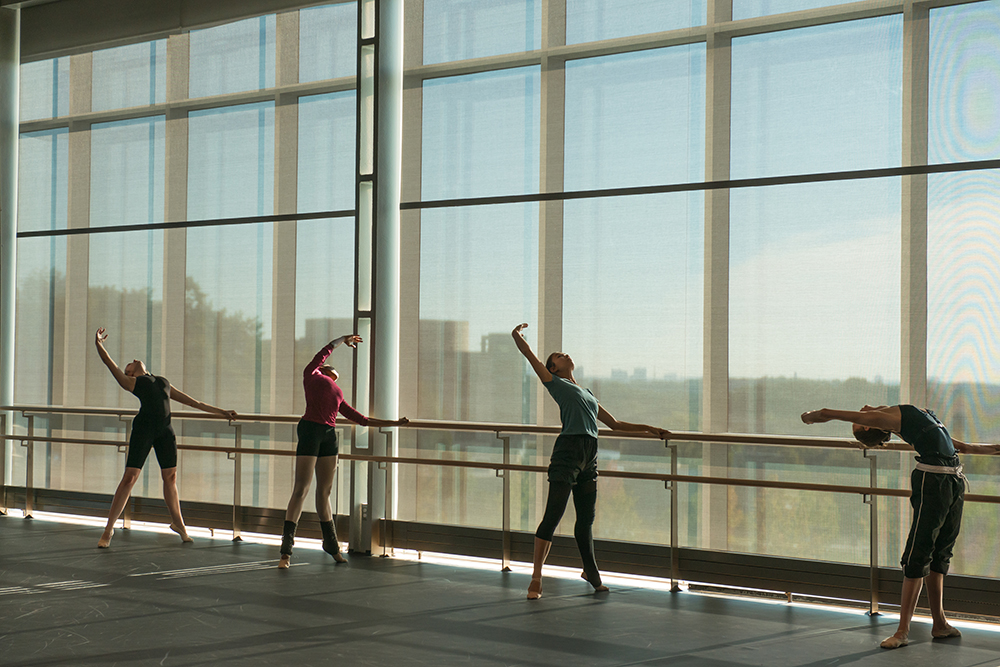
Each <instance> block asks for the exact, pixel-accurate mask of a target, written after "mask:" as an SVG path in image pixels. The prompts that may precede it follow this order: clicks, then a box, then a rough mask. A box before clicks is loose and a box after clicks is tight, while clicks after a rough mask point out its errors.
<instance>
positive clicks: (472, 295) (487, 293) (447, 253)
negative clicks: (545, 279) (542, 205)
mask: <svg viewBox="0 0 1000 667" xmlns="http://www.w3.org/2000/svg"><path fill="white" fill-rule="evenodd" d="M537 310H538V205H537V204H523V205H522V204H518V205H506V206H490V207H476V208H469V209H445V210H439V211H424V212H423V214H422V216H421V223H420V325H419V326H420V329H419V331H420V333H419V370H418V388H417V404H418V413H419V414H418V417H420V418H424V419H451V420H456V419H457V420H463V421H495V422H515V423H531V422H532V420H533V419H534V408H533V403H532V401H531V400H530V397H531V396H533V394H534V392H535V391H536V390H537V387H536V385H537V384H538V381H537V380H536V379H535V377H534V373H531V371H530V370H529V369H528V368H527V366H526V365H525V362H524V360H523V358H522V357H521V355H520V353H519V352H518V351H517V348H516V347H514V343H513V341H512V340H511V338H510V330H511V329H512V328H513V327H514V326H515V325H517V324H519V323H520V322H529V323H532V324H535V325H536V326H534V327H530V328H529V329H528V330H527V331H526V334H527V335H528V338H529V339H533V337H534V334H535V332H536V331H537V330H538V329H537V322H538V313H537ZM532 343H534V340H532ZM529 374H530V375H529Z"/></svg>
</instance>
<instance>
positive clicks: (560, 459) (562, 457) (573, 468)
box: [511, 324, 670, 600]
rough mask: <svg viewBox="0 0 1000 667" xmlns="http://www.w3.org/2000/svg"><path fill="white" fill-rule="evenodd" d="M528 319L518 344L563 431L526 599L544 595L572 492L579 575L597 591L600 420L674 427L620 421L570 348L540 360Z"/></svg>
mask: <svg viewBox="0 0 1000 667" xmlns="http://www.w3.org/2000/svg"><path fill="white" fill-rule="evenodd" d="M527 326H528V325H527V324H519V325H517V326H516V327H514V330H513V331H511V336H513V337H514V344H515V345H517V349H518V350H520V351H521V354H523V355H524V357H525V358H526V359H527V360H528V363H529V364H531V368H532V369H533V370H534V371H535V373H536V374H537V375H538V379H539V380H541V381H542V384H543V385H544V386H545V388H546V389H547V390H548V391H549V394H550V395H551V396H552V398H553V399H555V402H556V403H558V404H559V417H560V419H561V420H562V432H561V433H560V434H559V437H558V438H556V442H555V445H554V446H553V447H552V459H551V461H550V462H549V497H548V500H547V501H546V504H545V515H544V516H543V517H542V522H541V523H540V524H538V530H537V531H535V554H534V571H533V572H532V575H531V584H530V585H529V586H528V599H529V600H537V599H538V598H540V597H542V565H543V564H544V563H545V558H546V557H547V556H548V555H549V548H550V547H551V546H552V536H553V535H554V534H555V530H556V527H557V526H558V525H559V520H560V519H562V515H563V512H565V511H566V503H567V501H569V496H570V494H571V493H572V494H573V505H574V507H575V508H576V525H575V526H574V528H573V534H574V536H575V537H576V545H577V547H579V549H580V557H581V558H582V559H583V574H581V575H580V576H581V577H582V578H583V579H585V580H586V581H587V582H589V583H590V585H591V586H593V587H594V590H596V591H606V590H608V587H607V586H605V585H603V584H602V583H601V573H600V571H599V570H598V569H597V559H596V558H595V557H594V535H593V526H594V516H595V508H596V506H597V420H598V419H599V420H601V421H602V422H604V423H605V424H607V425H608V426H609V427H610V428H612V429H614V430H616V431H628V432H632V433H643V432H648V433H652V434H653V435H655V436H656V437H658V438H668V437H670V431H668V430H666V429H662V428H657V427H655V426H649V425H648V424H630V423H629V422H623V421H618V420H617V419H615V418H614V417H613V416H611V413H610V412H608V411H607V410H605V409H604V408H603V407H602V406H601V405H600V404H599V403H598V402H597V398H595V397H594V395H593V394H592V393H590V390H589V389H584V388H582V387H580V386H579V385H578V384H577V383H576V378H574V377H573V369H574V368H576V366H575V365H574V364H573V360H572V359H571V358H570V356H569V355H568V354H565V353H563V352H553V353H552V354H550V355H549V358H548V360H547V361H546V362H545V364H542V362H541V361H539V360H538V357H536V356H535V353H534V352H532V351H531V347H530V346H529V345H528V341H526V340H524V336H522V335H521V330H522V329H524V328H525V327H527Z"/></svg>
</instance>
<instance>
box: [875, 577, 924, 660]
mask: <svg viewBox="0 0 1000 667" xmlns="http://www.w3.org/2000/svg"><path fill="white" fill-rule="evenodd" d="M923 586H924V580H923V579H915V578H911V577H903V592H902V595H901V596H900V598H901V599H900V603H899V627H898V628H896V634H894V635H893V636H891V637H887V638H886V639H884V640H883V641H882V644H881V646H882V648H899V647H900V646H906V645H907V644H908V643H909V642H908V640H907V636H908V635H909V634H910V620H911V619H912V618H913V611H914V610H915V609H916V608H917V600H918V599H919V598H920V590H921V589H922V588H923Z"/></svg>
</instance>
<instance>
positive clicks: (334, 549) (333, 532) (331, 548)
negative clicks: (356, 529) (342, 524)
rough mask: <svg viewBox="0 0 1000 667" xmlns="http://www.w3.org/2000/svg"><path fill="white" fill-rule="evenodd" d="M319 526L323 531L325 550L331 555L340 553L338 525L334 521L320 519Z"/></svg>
mask: <svg viewBox="0 0 1000 667" xmlns="http://www.w3.org/2000/svg"><path fill="white" fill-rule="evenodd" d="M319 527H320V529H321V530H322V531H323V551H325V552H327V553H328V554H330V555H331V556H334V555H336V554H339V553H340V542H338V541H337V527H336V526H334V525H333V521H320V522H319Z"/></svg>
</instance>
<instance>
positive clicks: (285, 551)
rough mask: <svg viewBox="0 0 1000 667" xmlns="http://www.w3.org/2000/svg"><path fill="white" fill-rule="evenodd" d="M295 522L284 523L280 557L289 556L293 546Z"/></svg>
mask: <svg viewBox="0 0 1000 667" xmlns="http://www.w3.org/2000/svg"><path fill="white" fill-rule="evenodd" d="M295 525H296V524H295V522H294V521H286V522H285V527H284V529H283V530H282V531H281V555H282V556H291V555H292V545H293V544H295Z"/></svg>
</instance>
